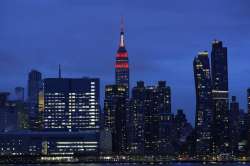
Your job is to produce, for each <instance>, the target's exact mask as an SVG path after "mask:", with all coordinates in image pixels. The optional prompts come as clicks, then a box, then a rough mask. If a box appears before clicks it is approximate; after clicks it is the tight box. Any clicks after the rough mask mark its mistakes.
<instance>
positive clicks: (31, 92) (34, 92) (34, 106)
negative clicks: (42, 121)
mask: <svg viewBox="0 0 250 166" xmlns="http://www.w3.org/2000/svg"><path fill="white" fill-rule="evenodd" d="M41 87H42V74H41V73H40V72H39V71H37V70H32V71H31V72H30V73H29V78H28V103H29V107H30V114H31V115H30V116H32V117H33V116H36V115H37V114H38V96H39V91H40V89H41Z"/></svg>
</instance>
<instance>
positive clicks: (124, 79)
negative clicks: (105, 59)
mask: <svg viewBox="0 0 250 166" xmlns="http://www.w3.org/2000/svg"><path fill="white" fill-rule="evenodd" d="M115 82H116V84H117V85H124V86H126V88H127V96H129V62H128V52H127V50H126V48H125V36H124V25H123V20H122V23H121V33H120V43H119V48H118V50H117V54H116V63H115Z"/></svg>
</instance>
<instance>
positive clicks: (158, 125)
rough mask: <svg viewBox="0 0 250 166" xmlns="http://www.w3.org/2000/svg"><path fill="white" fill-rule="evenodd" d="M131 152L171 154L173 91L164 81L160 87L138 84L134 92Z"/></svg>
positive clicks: (130, 132)
mask: <svg viewBox="0 0 250 166" xmlns="http://www.w3.org/2000/svg"><path fill="white" fill-rule="evenodd" d="M128 119H129V141H128V142H129V149H130V151H131V153H137V154H154V155H156V154H171V153H172V152H173V147H172V146H173V145H172V142H171V141H172V136H173V135H172V129H173V115H172V114H171V91H170V87H169V86H166V83H165V82H164V81H159V83H158V85H157V86H147V87H145V86H144V83H143V82H138V83H137V86H136V87H135V88H133V90H132V98H131V100H130V112H129V118H128Z"/></svg>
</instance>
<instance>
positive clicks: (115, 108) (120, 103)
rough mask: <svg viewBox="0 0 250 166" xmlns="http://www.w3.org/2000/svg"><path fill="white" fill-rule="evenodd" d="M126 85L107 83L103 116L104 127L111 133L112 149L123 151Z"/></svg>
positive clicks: (125, 147)
mask: <svg viewBox="0 0 250 166" xmlns="http://www.w3.org/2000/svg"><path fill="white" fill-rule="evenodd" d="M126 104H127V87H126V86H124V85H107V86H106V87H105V100H104V116H105V124H104V125H105V128H106V129H108V130H110V131H111V134H112V149H113V150H112V151H113V152H115V153H116V154H121V153H125V152H126V149H127V126H126V119H127V118H126V117H127V107H126Z"/></svg>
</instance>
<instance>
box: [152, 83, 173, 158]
mask: <svg viewBox="0 0 250 166" xmlns="http://www.w3.org/2000/svg"><path fill="white" fill-rule="evenodd" d="M156 103H157V105H156V109H157V110H159V153H160V154H169V155H170V154H172V152H173V151H174V147H173V146H172V140H173V137H172V136H173V133H172V131H173V130H172V129H173V128H174V123H173V120H174V115H173V114H172V113H171V89H170V87H169V86H166V82H165V81H159V82H158V86H157V88H156Z"/></svg>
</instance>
